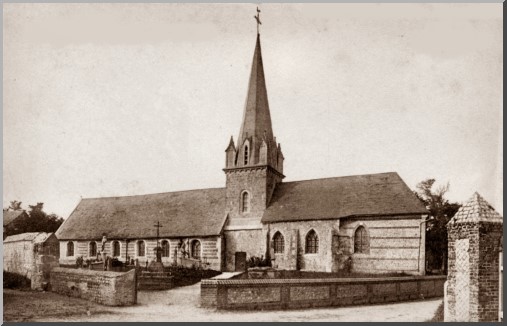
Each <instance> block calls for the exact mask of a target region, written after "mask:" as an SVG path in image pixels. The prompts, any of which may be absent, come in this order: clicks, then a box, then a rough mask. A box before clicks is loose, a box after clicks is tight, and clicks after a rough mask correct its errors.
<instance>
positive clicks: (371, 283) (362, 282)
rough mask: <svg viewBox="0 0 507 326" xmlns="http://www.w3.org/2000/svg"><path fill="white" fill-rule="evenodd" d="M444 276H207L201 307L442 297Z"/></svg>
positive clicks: (288, 306) (298, 305) (272, 306)
mask: <svg viewBox="0 0 507 326" xmlns="http://www.w3.org/2000/svg"><path fill="white" fill-rule="evenodd" d="M445 279H446V278H445V276H409V277H392V278H368V279H366V278H365V279H358V278H356V279H354V278H344V279H336V278H329V279H263V280H256V279H229V280H220V279H210V280H203V281H202V282H201V306H203V307H216V308H218V309H299V308H311V307H326V306H349V305H359V304H373V303H383V302H401V301H408V300H417V299H422V298H432V297H441V296H443V294H444V292H443V286H444V282H445Z"/></svg>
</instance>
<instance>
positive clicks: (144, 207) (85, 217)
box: [56, 188, 226, 240]
mask: <svg viewBox="0 0 507 326" xmlns="http://www.w3.org/2000/svg"><path fill="white" fill-rule="evenodd" d="M225 218H226V215H225V189H224V188H215V189H199V190H190V191H179V192H168V193H161V194H151V195H140V196H125V197H108V198H86V199H83V200H81V202H80V203H79V204H78V206H77V207H76V209H75V210H74V212H72V214H71V215H70V216H69V218H68V219H67V220H66V221H65V222H64V223H63V224H62V226H61V227H60V228H59V229H58V231H57V232H56V236H57V237H58V239H61V240H66V239H75V240H80V239H81V240H85V239H101V238H102V235H103V234H104V233H105V234H106V237H107V238H108V239H135V238H154V237H156V228H155V227H154V224H155V223H157V221H160V224H161V225H162V227H161V228H160V237H166V238H170V237H192V236H212V235H219V234H220V232H221V231H222V227H223V225H224V223H225Z"/></svg>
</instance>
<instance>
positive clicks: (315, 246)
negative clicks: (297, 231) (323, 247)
mask: <svg viewBox="0 0 507 326" xmlns="http://www.w3.org/2000/svg"><path fill="white" fill-rule="evenodd" d="M317 252H319V237H318V236H317V233H316V232H315V231H314V230H311V231H310V232H308V234H307V235H306V253H307V254H316V253H317Z"/></svg>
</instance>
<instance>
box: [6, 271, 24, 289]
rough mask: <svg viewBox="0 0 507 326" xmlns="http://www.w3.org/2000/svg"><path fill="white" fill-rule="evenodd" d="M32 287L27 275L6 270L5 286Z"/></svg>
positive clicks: (13, 287)
mask: <svg viewBox="0 0 507 326" xmlns="http://www.w3.org/2000/svg"><path fill="white" fill-rule="evenodd" d="M29 287H30V279H28V278H27V277H26V276H23V275H20V274H16V273H11V272H6V271H4V288H7V289H22V288H29Z"/></svg>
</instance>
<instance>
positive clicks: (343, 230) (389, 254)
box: [339, 215, 426, 275]
mask: <svg viewBox="0 0 507 326" xmlns="http://www.w3.org/2000/svg"><path fill="white" fill-rule="evenodd" d="M424 219H425V216H421V215H417V216H396V217H378V218H350V219H342V220H341V226H340V239H339V242H340V249H342V250H343V253H344V254H345V255H350V256H351V258H352V271H353V272H358V273H389V272H405V273H407V274H414V275H424V272H425V263H424V262H425V246H424V244H425V241H426V228H425V227H424V225H423V226H421V222H422V221H423V220H424ZM359 226H363V227H364V228H365V229H366V232H367V235H368V239H369V252H367V253H355V252H354V234H355V231H356V229H357V228H358V227H359Z"/></svg>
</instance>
